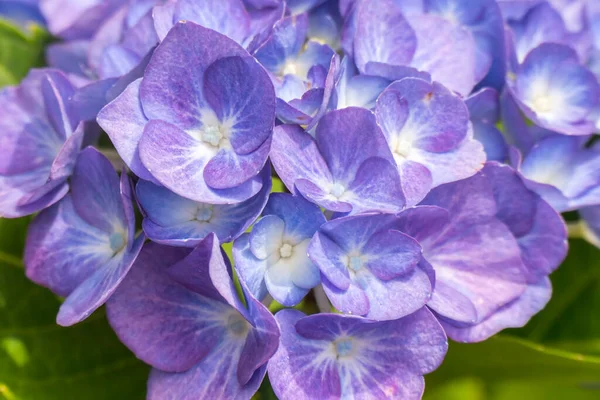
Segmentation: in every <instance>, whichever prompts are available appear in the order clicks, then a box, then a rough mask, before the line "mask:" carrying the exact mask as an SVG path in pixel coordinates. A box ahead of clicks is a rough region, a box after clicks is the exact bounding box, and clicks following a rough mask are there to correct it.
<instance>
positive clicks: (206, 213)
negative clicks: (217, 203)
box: [196, 204, 213, 222]
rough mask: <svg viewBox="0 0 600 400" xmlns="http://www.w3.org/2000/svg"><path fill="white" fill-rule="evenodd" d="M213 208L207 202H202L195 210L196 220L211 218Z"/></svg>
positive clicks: (205, 220)
mask: <svg viewBox="0 0 600 400" xmlns="http://www.w3.org/2000/svg"><path fill="white" fill-rule="evenodd" d="M212 215H213V208H212V206H211V205H209V204H203V205H200V206H199V207H198V210H197V211H196V220H198V221H200V222H208V221H210V219H211V218H212Z"/></svg>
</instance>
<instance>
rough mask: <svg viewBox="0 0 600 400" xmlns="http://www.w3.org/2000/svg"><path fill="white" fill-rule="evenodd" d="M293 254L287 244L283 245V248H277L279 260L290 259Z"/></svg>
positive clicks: (290, 246) (291, 247) (291, 248)
mask: <svg viewBox="0 0 600 400" xmlns="http://www.w3.org/2000/svg"><path fill="white" fill-rule="evenodd" d="M293 252H294V247H293V246H292V245H290V244H289V243H284V244H283V246H281V247H280V248H279V255H280V256H281V258H290V257H291V256H292V253H293Z"/></svg>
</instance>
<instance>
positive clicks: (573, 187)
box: [519, 135, 600, 212]
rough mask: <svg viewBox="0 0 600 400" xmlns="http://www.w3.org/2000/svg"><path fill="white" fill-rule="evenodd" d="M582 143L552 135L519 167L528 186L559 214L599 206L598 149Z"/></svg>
mask: <svg viewBox="0 0 600 400" xmlns="http://www.w3.org/2000/svg"><path fill="white" fill-rule="evenodd" d="M584 144H585V142H584V141H582V140H581V138H579V137H569V136H564V135H551V136H548V137H545V138H543V139H542V140H540V141H539V142H538V143H536V144H535V145H534V146H533V147H532V148H531V150H530V151H529V152H528V153H526V154H525V156H524V157H523V160H522V162H521V163H520V165H519V171H520V172H521V173H522V174H523V176H524V177H525V178H527V180H526V184H527V186H528V187H529V188H531V189H532V190H534V191H536V192H537V193H538V194H540V196H542V197H543V198H544V199H545V200H546V201H547V202H548V203H550V204H551V205H552V206H553V207H554V208H555V209H556V210H557V211H559V212H562V211H569V210H576V209H578V208H580V207H585V206H591V205H595V204H600V175H599V174H598V171H599V170H600V147H598V146H593V147H592V148H585V147H584Z"/></svg>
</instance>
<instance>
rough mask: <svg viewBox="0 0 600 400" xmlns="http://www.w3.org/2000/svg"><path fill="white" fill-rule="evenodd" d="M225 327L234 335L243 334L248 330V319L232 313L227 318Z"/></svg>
mask: <svg viewBox="0 0 600 400" xmlns="http://www.w3.org/2000/svg"><path fill="white" fill-rule="evenodd" d="M227 329H229V331H230V332H231V333H233V334H234V335H236V336H241V335H244V334H245V333H246V332H247V331H248V321H246V320H245V319H244V318H243V317H242V316H241V315H239V314H232V315H230V316H229V317H228V318H227Z"/></svg>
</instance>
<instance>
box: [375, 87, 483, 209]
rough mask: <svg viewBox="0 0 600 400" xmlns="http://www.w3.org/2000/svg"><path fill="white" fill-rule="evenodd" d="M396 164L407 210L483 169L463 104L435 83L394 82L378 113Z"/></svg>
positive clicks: (378, 104)
mask: <svg viewBox="0 0 600 400" xmlns="http://www.w3.org/2000/svg"><path fill="white" fill-rule="evenodd" d="M375 113H376V115H377V122H378V123H379V125H380V126H381V128H382V130H383V133H384V135H385V137H386V140H387V142H388V145H389V146H390V149H391V151H392V154H393V156H394V160H395V161H396V164H397V165H398V171H399V173H400V179H401V182H402V189H403V192H404V195H405V197H406V203H407V205H408V206H412V205H415V204H417V203H419V201H421V200H422V199H423V198H424V197H425V195H427V193H428V192H429V191H430V190H431V189H432V188H434V187H437V186H439V185H441V184H444V183H448V182H453V181H457V180H460V179H464V178H467V177H469V176H471V175H473V174H475V172H477V171H478V170H479V169H481V168H482V167H483V163H484V162H485V153H484V151H483V147H482V146H481V143H479V142H478V141H476V140H473V132H472V128H471V126H470V124H469V110H468V109H467V107H466V105H465V103H464V102H463V100H462V99H461V98H460V97H459V96H457V95H455V94H453V93H451V92H450V91H449V90H448V89H446V88H445V87H444V86H442V85H441V84H439V83H437V82H433V83H429V82H427V81H425V80H422V79H417V78H406V79H402V80H400V81H397V82H394V83H392V84H391V85H390V86H389V87H388V88H387V89H386V90H385V91H384V92H383V93H382V94H381V95H380V96H379V98H378V99H377V107H376V110H375Z"/></svg>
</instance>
